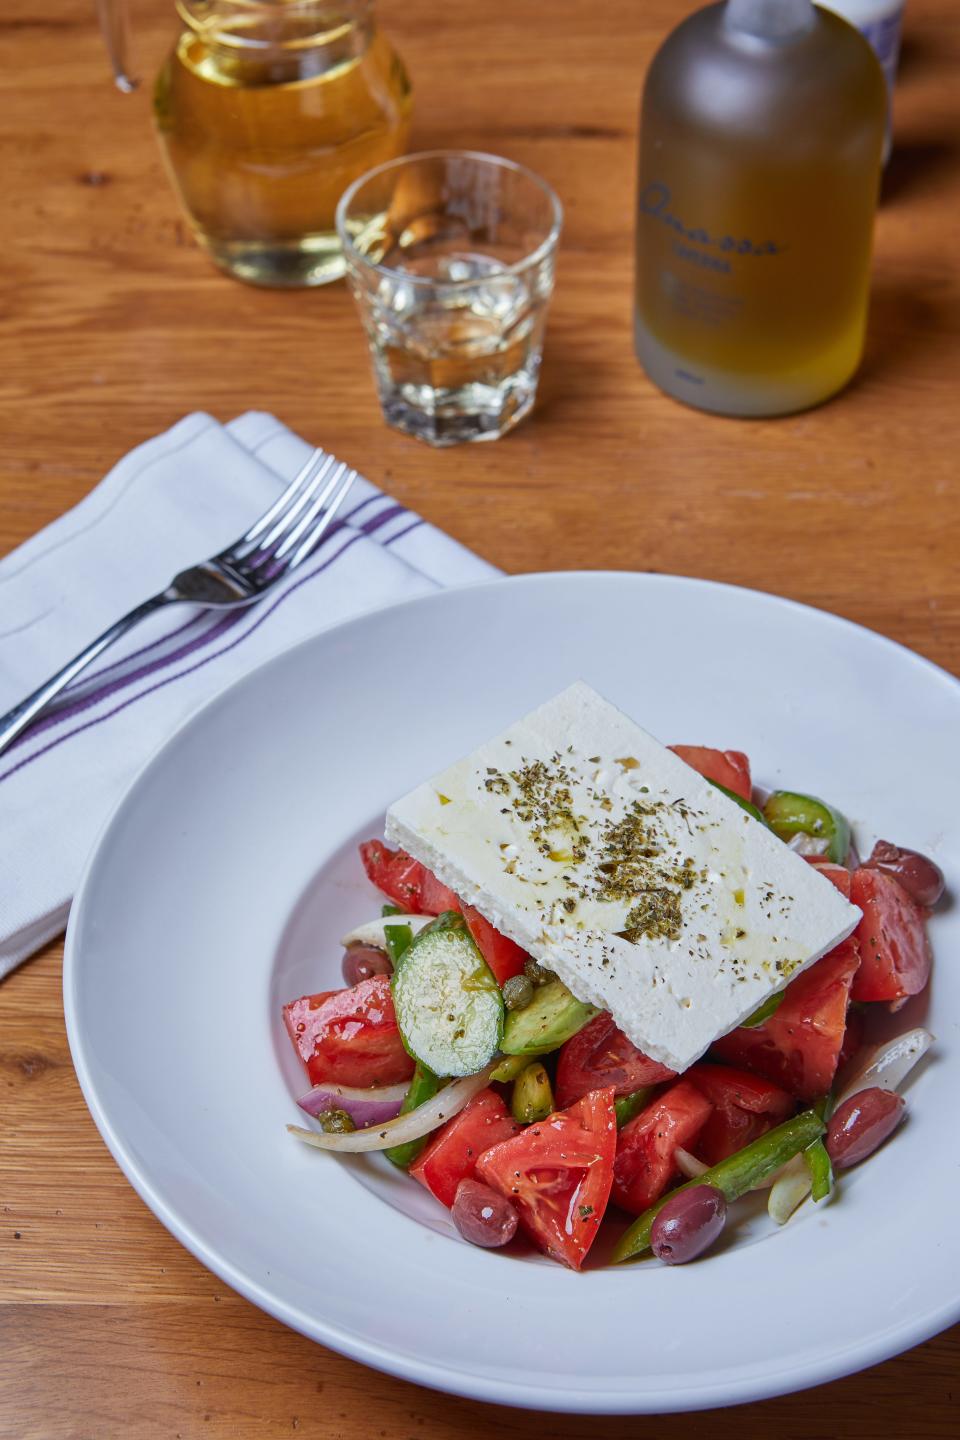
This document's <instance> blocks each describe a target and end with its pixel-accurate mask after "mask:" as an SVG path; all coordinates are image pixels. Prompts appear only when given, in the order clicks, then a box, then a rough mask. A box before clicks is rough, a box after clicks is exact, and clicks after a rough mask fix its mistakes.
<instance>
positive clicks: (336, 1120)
mask: <svg viewBox="0 0 960 1440" xmlns="http://www.w3.org/2000/svg"><path fill="white" fill-rule="evenodd" d="M317 1124H318V1125H319V1126H320V1129H321V1130H322V1131H323V1133H324V1134H325V1135H349V1134H350V1131H351V1130H356V1128H357V1127H356V1125H355V1124H354V1120H353V1116H352V1115H348V1114H347V1112H346V1110H321V1111H320V1114H319V1115H318V1116H317Z"/></svg>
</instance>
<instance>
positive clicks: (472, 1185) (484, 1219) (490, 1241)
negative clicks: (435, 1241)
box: [451, 1179, 518, 1250]
mask: <svg viewBox="0 0 960 1440" xmlns="http://www.w3.org/2000/svg"><path fill="white" fill-rule="evenodd" d="M451 1213H452V1215H453V1223H454V1225H456V1227H457V1229H458V1230H459V1231H460V1234H461V1235H462V1236H463V1238H464V1240H469V1241H470V1244H471V1245H482V1246H483V1247H484V1248H485V1249H487V1250H495V1249H496V1248H497V1247H498V1246H500V1245H506V1244H507V1243H508V1241H510V1240H512V1239H513V1237H514V1235H516V1233H517V1220H518V1216H517V1212H516V1210H515V1209H514V1208H513V1206H512V1205H511V1204H510V1201H509V1200H508V1199H507V1198H506V1196H505V1195H501V1194H499V1193H498V1192H497V1191H496V1190H492V1189H491V1188H490V1186H489V1185H483V1184H481V1182H480V1181H479V1180H469V1179H468V1180H461V1181H460V1184H459V1185H458V1186H457V1193H456V1195H455V1196H454V1199H453V1209H452V1211H451Z"/></svg>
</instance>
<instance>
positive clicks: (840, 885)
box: [803, 855, 853, 900]
mask: <svg viewBox="0 0 960 1440" xmlns="http://www.w3.org/2000/svg"><path fill="white" fill-rule="evenodd" d="M803 858H804V860H806V861H807V862H808V863H809V864H810V865H813V866H814V867H815V868H816V869H817V870H819V871H820V874H821V875H822V876H823V877H824V879H825V880H829V881H830V883H831V885H835V886H836V887H837V889H838V890H839V891H840V894H841V895H842V896H843V898H844V900H849V899H850V881H851V880H852V878H853V877H852V876H851V874H850V871H849V870H848V869H847V867H846V865H835V864H834V862H833V861H832V860H824V858H823V856H822V855H804V857H803Z"/></svg>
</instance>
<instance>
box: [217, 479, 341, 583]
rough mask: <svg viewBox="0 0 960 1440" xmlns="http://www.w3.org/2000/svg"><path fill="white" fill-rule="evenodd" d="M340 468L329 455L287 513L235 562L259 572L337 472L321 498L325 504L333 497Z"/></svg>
mask: <svg viewBox="0 0 960 1440" xmlns="http://www.w3.org/2000/svg"><path fill="white" fill-rule="evenodd" d="M336 465H337V461H336V460H335V459H334V457H333V456H332V455H325V456H324V457H323V461H322V463H321V464H320V467H319V469H317V470H316V471H315V473H314V474H313V475H312V476H311V478H310V479H309V480H308V481H306V482H305V483H304V484H303V485H301V487H300V490H299V493H298V494H297V495H295V496H294V497H293V499H292V500H291V502H290V504H289V505H287V507H286V508H285V509H284V510H283V512H282V513H281V514H280V516H279V517H278V518H277V520H276V521H275V522H274V524H273V525H272V527H271V528H270V530H268V532H267V534H266V535H263V534H261V536H260V538H259V539H257V540H255V541H254V543H253V544H252V545H243V546H241V547H240V548H239V549H238V550H237V551H236V553H235V556H234V559H235V561H240V562H242V563H243V564H244V565H246V566H252V567H253V568H254V569H257V568H258V567H259V566H261V565H263V564H265V563H266V562H267V561H268V560H269V559H271V557H272V556H273V555H274V554H275V553H276V549H277V545H278V544H279V543H280V541H281V540H283V538H284V537H285V536H286V535H287V534H289V532H290V529H291V527H292V526H293V524H294V523H295V521H296V519H297V516H298V515H300V514H301V512H302V511H303V509H304V507H305V506H307V505H308V504H310V502H311V501H312V500H313V499H314V496H315V495H316V493H317V490H318V489H319V487H320V485H321V484H322V483H323V481H324V480H325V479H326V477H327V475H328V474H329V472H330V471H331V469H333V470H334V476H333V478H332V479H330V480H328V481H327V483H326V485H325V486H324V488H323V491H322V492H321V496H320V497H318V498H319V499H320V503H321V504H323V503H324V500H325V499H326V498H327V497H328V496H329V495H330V493H331V491H332V489H333V487H334V485H335V484H336V469H335V467H336Z"/></svg>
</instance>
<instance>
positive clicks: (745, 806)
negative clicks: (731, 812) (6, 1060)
mask: <svg viewBox="0 0 960 1440" xmlns="http://www.w3.org/2000/svg"><path fill="white" fill-rule="evenodd" d="M710 784H711V785H712V786H713V788H714V789H715V790H719V791H720V794H721V795H726V797H727V799H728V800H732V801H733V803H734V805H739V806H740V809H741V810H746V812H747V814H748V815H752V816H753V818H754V820H759V821H760V824H761V825H766V823H767V822H766V820H765V819H764V814H763V811H762V810H758V809H757V807H756V805H754V803H753V801H752V800H744V798H743V796H742V795H738V794H737V792H736V790H728V789H727V787H726V785H721V784H720V781H719V780H711V781H710Z"/></svg>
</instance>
